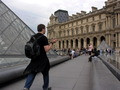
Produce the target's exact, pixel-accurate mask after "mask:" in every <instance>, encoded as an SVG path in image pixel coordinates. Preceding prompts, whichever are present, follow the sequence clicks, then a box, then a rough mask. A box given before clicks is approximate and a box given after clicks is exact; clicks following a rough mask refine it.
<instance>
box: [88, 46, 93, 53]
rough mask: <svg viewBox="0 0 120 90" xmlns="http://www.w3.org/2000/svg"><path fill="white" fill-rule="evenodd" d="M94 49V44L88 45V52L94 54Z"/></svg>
mask: <svg viewBox="0 0 120 90" xmlns="http://www.w3.org/2000/svg"><path fill="white" fill-rule="evenodd" d="M92 50H93V46H92V44H89V46H88V53H89V55H91V54H92Z"/></svg>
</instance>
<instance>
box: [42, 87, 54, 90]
mask: <svg viewBox="0 0 120 90" xmlns="http://www.w3.org/2000/svg"><path fill="white" fill-rule="evenodd" d="M43 90H52V88H51V87H49V88H47V89H43Z"/></svg>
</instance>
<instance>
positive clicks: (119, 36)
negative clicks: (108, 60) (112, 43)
mask: <svg viewBox="0 0 120 90" xmlns="http://www.w3.org/2000/svg"><path fill="white" fill-rule="evenodd" d="M118 47H119V48H120V32H119V33H118Z"/></svg>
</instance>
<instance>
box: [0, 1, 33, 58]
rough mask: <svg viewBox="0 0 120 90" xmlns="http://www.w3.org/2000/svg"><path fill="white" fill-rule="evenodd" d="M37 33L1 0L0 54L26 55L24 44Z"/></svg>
mask: <svg viewBox="0 0 120 90" xmlns="http://www.w3.org/2000/svg"><path fill="white" fill-rule="evenodd" d="M33 34H35V33H34V32H33V31H32V30H31V29H30V28H29V27H28V26H27V25H26V24H25V23H24V22H23V21H22V20H21V19H20V18H19V17H18V16H17V15H16V14H15V13H14V12H13V11H11V10H10V9H9V8H8V7H7V6H6V5H5V4H4V3H3V2H2V1H1V0H0V56H6V55H10V56H15V55H24V45H25V43H26V42H27V41H28V40H29V38H30V36H31V35H33Z"/></svg>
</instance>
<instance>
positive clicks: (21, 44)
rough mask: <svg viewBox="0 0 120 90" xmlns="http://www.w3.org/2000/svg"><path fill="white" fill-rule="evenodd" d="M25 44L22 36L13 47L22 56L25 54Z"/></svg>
mask: <svg viewBox="0 0 120 90" xmlns="http://www.w3.org/2000/svg"><path fill="white" fill-rule="evenodd" d="M25 44H26V41H25V39H24V38H23V37H22V35H20V36H19V37H18V38H17V39H16V40H15V42H14V43H13V46H15V47H16V48H17V50H18V51H20V53H21V54H24V46H25Z"/></svg>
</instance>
